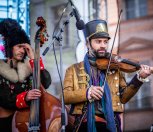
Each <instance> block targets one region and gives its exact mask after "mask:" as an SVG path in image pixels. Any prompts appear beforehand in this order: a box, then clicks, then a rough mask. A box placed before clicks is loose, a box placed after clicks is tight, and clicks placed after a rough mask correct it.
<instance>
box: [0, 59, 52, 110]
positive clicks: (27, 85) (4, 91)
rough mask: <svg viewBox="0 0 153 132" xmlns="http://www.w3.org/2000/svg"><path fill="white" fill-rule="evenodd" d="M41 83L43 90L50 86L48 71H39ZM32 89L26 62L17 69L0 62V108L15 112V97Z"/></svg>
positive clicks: (21, 63)
mask: <svg viewBox="0 0 153 132" xmlns="http://www.w3.org/2000/svg"><path fill="white" fill-rule="evenodd" d="M41 80H42V81H41V82H42V85H43V86H44V87H45V88H48V87H49V85H50V84H51V77H50V74H49V73H48V71H46V70H43V71H41ZM31 88H32V74H31V70H30V68H29V65H28V63H27V62H25V63H23V62H19V63H18V64H17V68H16V69H14V68H10V65H9V64H7V63H6V62H4V61H3V60H0V107H3V108H5V109H9V110H16V109H18V108H17V107H16V97H17V95H18V94H20V93H22V92H24V91H27V90H29V89H31Z"/></svg>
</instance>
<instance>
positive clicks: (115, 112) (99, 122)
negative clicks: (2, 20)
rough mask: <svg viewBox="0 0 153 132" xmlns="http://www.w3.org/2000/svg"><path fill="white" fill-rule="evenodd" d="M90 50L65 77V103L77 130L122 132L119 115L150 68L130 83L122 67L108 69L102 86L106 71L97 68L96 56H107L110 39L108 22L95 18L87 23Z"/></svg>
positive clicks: (143, 66) (142, 68) (145, 66)
mask: <svg viewBox="0 0 153 132" xmlns="http://www.w3.org/2000/svg"><path fill="white" fill-rule="evenodd" d="M84 33H85V36H86V41H87V47H88V52H87V54H86V55H85V57H84V61H83V62H80V63H77V64H73V65H72V66H70V67H69V68H68V69H67V70H66V74H65V79H64V99H65V103H66V104H69V105H71V108H70V114H71V115H73V116H74V117H75V123H74V125H75V130H79V131H84V132H85V131H88V132H96V131H98V132H102V131H103V132H107V131H109V132H121V127H120V125H121V123H120V117H119V114H120V113H122V112H123V104H125V103H126V102H128V101H129V100H130V98H132V97H133V96H134V95H135V94H136V92H137V91H138V90H139V88H140V86H141V85H142V84H143V82H145V81H147V79H148V78H147V77H148V76H149V75H150V74H151V70H150V67H149V66H147V65H141V69H140V70H139V71H138V73H137V74H136V75H135V76H134V77H133V79H132V80H131V81H130V83H129V84H127V83H126V81H125V79H124V77H123V75H122V73H121V71H120V70H119V69H116V70H109V72H108V75H107V79H106V82H105V86H103V83H104V80H105V76H106V70H100V69H98V68H97V65H96V59H97V58H103V57H106V56H107V48H108V41H109V39H110V36H109V33H108V29H107V23H106V21H104V20H92V21H90V22H88V23H87V24H86V25H85V29H84Z"/></svg>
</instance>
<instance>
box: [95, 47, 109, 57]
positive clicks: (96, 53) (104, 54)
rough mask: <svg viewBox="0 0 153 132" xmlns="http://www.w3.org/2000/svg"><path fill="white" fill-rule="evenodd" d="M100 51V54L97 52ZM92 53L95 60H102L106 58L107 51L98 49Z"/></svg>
mask: <svg viewBox="0 0 153 132" xmlns="http://www.w3.org/2000/svg"><path fill="white" fill-rule="evenodd" d="M100 50H103V51H104V52H102V53H101V52H98V51H100ZM94 53H95V55H96V58H104V57H105V56H106V53H107V51H106V49H98V50H96V51H94Z"/></svg>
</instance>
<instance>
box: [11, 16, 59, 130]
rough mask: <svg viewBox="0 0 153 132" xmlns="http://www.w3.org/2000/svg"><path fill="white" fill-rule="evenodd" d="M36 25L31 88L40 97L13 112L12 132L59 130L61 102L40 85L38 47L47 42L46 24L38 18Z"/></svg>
mask: <svg viewBox="0 0 153 132" xmlns="http://www.w3.org/2000/svg"><path fill="white" fill-rule="evenodd" d="M36 24H37V25H38V26H39V27H40V28H39V29H38V31H37V33H36V36H35V53H34V68H33V88H36V89H40V90H41V97H40V99H37V100H32V101H31V106H30V108H28V109H23V110H19V111H16V112H15V114H14V117H13V121H12V131H13V132H51V131H52V132H58V131H60V129H61V102H60V100H58V99H57V98H55V97H54V96H52V95H51V94H49V93H47V91H46V90H45V89H44V87H43V86H42V85H41V83H40V64H39V59H40V47H42V46H43V44H44V42H45V41H47V31H46V22H45V20H44V19H43V18H42V17H38V18H37V22H36Z"/></svg>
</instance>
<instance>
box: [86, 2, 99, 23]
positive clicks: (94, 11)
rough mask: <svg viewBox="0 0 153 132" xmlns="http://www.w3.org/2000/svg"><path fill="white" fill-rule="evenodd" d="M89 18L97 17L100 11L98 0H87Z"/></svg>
mask: <svg viewBox="0 0 153 132" xmlns="http://www.w3.org/2000/svg"><path fill="white" fill-rule="evenodd" d="M88 6H89V19H90V20H91V19H98V18H99V11H100V1H99V0H89V5H88Z"/></svg>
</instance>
